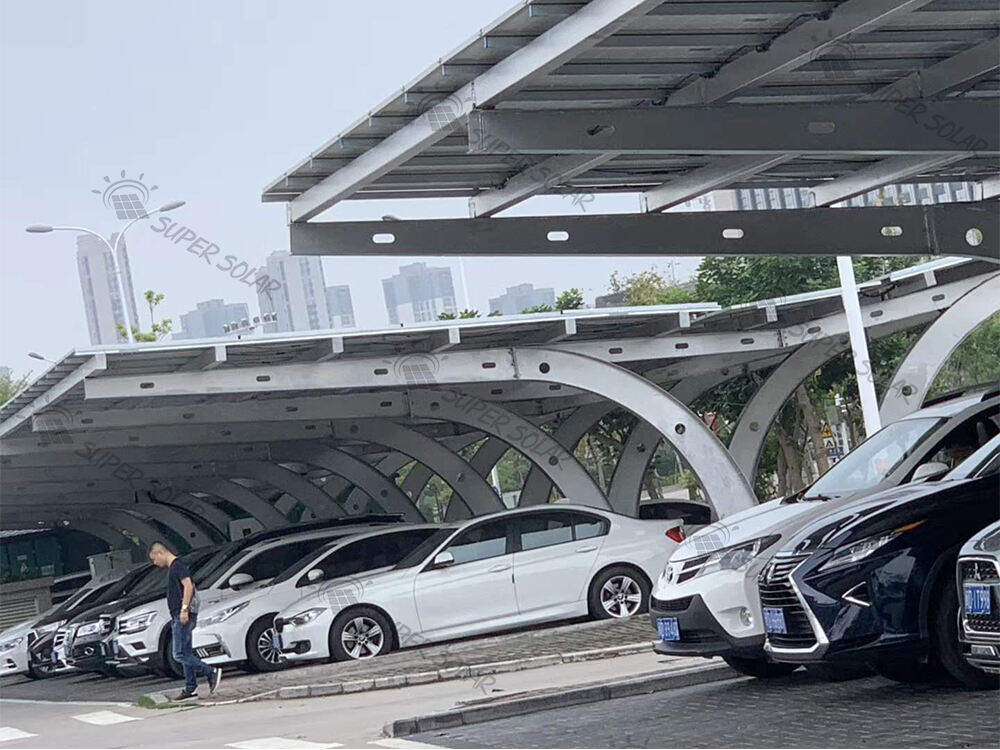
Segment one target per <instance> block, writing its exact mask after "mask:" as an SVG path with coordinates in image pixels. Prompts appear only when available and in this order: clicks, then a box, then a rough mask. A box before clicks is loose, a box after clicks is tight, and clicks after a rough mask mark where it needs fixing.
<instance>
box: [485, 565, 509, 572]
mask: <svg viewBox="0 0 1000 750" xmlns="http://www.w3.org/2000/svg"><path fill="white" fill-rule="evenodd" d="M509 567H510V565H507V564H503V565H494V566H493V567H492V568H490V569H489V572H490V573H502V572H503V571H505V570H507V569H508V568H509Z"/></svg>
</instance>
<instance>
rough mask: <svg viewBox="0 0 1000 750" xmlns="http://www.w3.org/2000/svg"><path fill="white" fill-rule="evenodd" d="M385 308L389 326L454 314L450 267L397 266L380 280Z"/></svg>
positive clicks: (455, 309)
mask: <svg viewBox="0 0 1000 750" xmlns="http://www.w3.org/2000/svg"><path fill="white" fill-rule="evenodd" d="M382 292H383V294H384V295H385V310H386V312H387V313H388V315H389V323H390V324H391V325H400V324H403V325H405V324H407V323H423V322H425V321H429V320H437V319H438V315H440V314H441V313H451V314H455V313H457V312H458V308H457V307H456V305H455V285H454V283H453V282H452V280H451V269H450V268H436V267H433V266H431V267H429V266H428V265H427V264H426V263H411V264H410V265H408V266H400V268H399V273H397V274H396V275H395V276H392V277H390V278H388V279H382Z"/></svg>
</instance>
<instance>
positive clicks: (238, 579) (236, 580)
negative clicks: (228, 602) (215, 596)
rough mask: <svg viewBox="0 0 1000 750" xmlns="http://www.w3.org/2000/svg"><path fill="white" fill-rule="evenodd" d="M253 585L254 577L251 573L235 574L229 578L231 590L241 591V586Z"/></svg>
mask: <svg viewBox="0 0 1000 750" xmlns="http://www.w3.org/2000/svg"><path fill="white" fill-rule="evenodd" d="M251 583H253V576H252V575H250V574H249V573H233V574H232V575H231V576H229V586H230V588H234V589H239V588H240V586H249V585H250V584H251Z"/></svg>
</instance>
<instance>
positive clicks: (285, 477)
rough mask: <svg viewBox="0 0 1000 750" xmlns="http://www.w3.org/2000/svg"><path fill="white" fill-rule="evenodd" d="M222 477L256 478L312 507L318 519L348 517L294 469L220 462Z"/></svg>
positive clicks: (255, 463)
mask: <svg viewBox="0 0 1000 750" xmlns="http://www.w3.org/2000/svg"><path fill="white" fill-rule="evenodd" d="M217 467H218V470H219V472H220V473H221V474H224V475H229V476H234V477H237V476H238V477H246V478H247V479H256V480H259V481H261V482H267V483H268V484H270V485H272V486H274V487H277V488H278V489H279V490H281V491H282V492H285V493H286V494H288V495H291V496H292V497H293V498H295V499H296V500H298V501H299V502H300V503H302V504H303V505H304V506H306V507H307V508H309V510H311V511H312V512H313V513H314V514H315V515H316V516H317V517H318V518H334V517H337V516H342V515H344V510H343V508H341V507H340V506H339V505H337V503H336V501H335V500H334V499H333V498H332V497H330V495H328V494H327V493H326V492H324V491H323V490H322V489H321V488H320V487H317V486H316V485H315V484H313V483H312V482H310V481H309V480H308V479H306V478H305V477H303V476H301V475H299V474H296V473H295V472H294V471H292V470H291V469H287V468H285V467H284V466H279V465H278V464H273V463H268V462H266V461H240V462H235V463H219V464H217Z"/></svg>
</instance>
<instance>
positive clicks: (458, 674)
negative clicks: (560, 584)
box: [139, 641, 654, 707]
mask: <svg viewBox="0 0 1000 750" xmlns="http://www.w3.org/2000/svg"><path fill="white" fill-rule="evenodd" d="M653 644H654V642H653V641H642V642H640V643H630V644H626V645H624V646H610V647H607V648H596V649H590V650H587V651H570V652H567V653H562V654H549V655H545V656H531V657H526V658H524V659H509V660H507V661H495V662H485V663H483V664H471V665H468V666H461V667H446V668H442V669H432V670H427V671H422V672H407V673H404V674H395V675H383V676H381V677H369V678H353V679H349V680H343V681H340V682H324V683H318V684H317V683H313V684H307V685H285V686H282V687H277V688H274V689H273V690H266V691H264V692H261V693H256V694H254V695H247V696H243V697H240V698H231V699H228V700H219V701H200V702H199V703H198V704H197V705H199V706H225V705H231V704H233V703H251V702H254V701H263V700H292V699H297V698H320V697H325V696H329V695H340V694H342V693H360V692H364V691H368V690H386V689H391V688H398V687H407V686H409V685H423V684H426V683H430V682H443V681H445V680H466V679H471V678H475V677H482V676H484V675H491V674H501V673H503V672H519V671H521V670H523V669H538V668H540V667H551V666H555V665H556V664H570V663H575V662H582V661H592V660H595V659H611V658H614V657H616V656H629V655H631V654H640V653H646V652H651V650H652V646H653ZM153 695H155V694H147V695H142V696H140V697H139V702H140V704H142V703H143V702H145V703H147V705H148V704H149V703H151V702H154V701H155V700H156V699H154V698H153V697H152V696H153ZM173 705H174V704H170V706H169V707H173ZM176 705H187V704H176ZM158 707H159V706H158Z"/></svg>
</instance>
